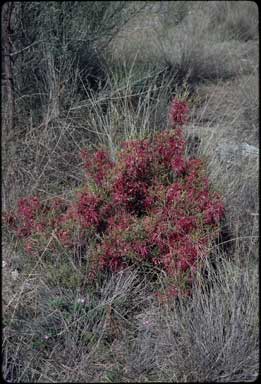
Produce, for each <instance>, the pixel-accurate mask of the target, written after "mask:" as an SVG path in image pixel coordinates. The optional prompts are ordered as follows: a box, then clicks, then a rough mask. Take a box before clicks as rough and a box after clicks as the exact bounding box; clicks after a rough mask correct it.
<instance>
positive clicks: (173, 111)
mask: <svg viewBox="0 0 261 384" xmlns="http://www.w3.org/2000/svg"><path fill="white" fill-rule="evenodd" d="M188 113H189V107H188V104H187V103H186V102H185V101H180V100H177V99H176V98H175V99H173V100H172V103H171V105H170V111H169V119H170V122H171V124H172V125H173V126H177V125H183V124H184V123H186V122H187V121H188Z"/></svg>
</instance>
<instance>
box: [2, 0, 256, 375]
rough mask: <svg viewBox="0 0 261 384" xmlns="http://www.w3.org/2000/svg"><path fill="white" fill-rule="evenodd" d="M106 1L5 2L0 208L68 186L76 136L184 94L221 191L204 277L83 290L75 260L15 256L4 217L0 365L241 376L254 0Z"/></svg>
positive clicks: (252, 273)
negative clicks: (171, 287) (183, 285)
mask: <svg viewBox="0 0 261 384" xmlns="http://www.w3.org/2000/svg"><path fill="white" fill-rule="evenodd" d="M105 3H106V5H104V4H105ZM115 3H117V4H118V5H117V6H118V8H116V10H115V8H113V7H114V5H112V4H111V2H82V3H81V4H83V5H81V6H80V2H67V4H71V5H70V6H69V5H67V6H66V4H65V2H60V3H58V2H43V3H38V2H34V3H32V2H28V3H26V5H21V4H22V2H21V3H14V4H15V5H16V7H15V11H14V15H15V22H14V30H13V32H12V38H13V41H14V42H15V44H16V45H14V47H13V49H14V50H15V51H21V53H20V54H17V55H14V58H15V60H14V62H13V80H14V87H15V88H14V97H15V109H14V112H15V115H14V129H12V130H10V129H8V124H9V122H8V120H7V117H6V116H7V115H8V114H7V113H6V108H7V107H8V99H6V98H5V97H3V100H2V111H3V114H2V115H3V118H2V125H3V131H2V206H3V209H4V210H5V209H10V208H11V207H13V206H14V205H15V204H16V202H17V200H18V198H20V197H22V196H25V195H27V194H30V195H31V194H34V193H40V194H41V195H42V196H46V197H47V196H48V197H50V196H53V197H55V196H61V195H62V196H70V194H71V193H72V191H73V190H74V189H75V188H77V187H78V186H79V185H80V184H81V182H82V181H83V171H82V170H81V169H82V168H81V160H80V157H79V151H80V149H81V148H83V147H93V148H95V147H97V146H98V145H99V144H101V143H102V144H104V145H105V146H107V147H108V148H109V149H110V151H111V153H112V155H113V153H114V151H116V150H117V146H118V145H119V143H120V142H121V141H122V140H126V139H130V138H140V137H144V136H146V134H147V133H148V132H151V131H156V130H161V129H164V128H165V127H166V122H167V120H166V116H167V110H168V105H169V102H170V100H171V97H172V96H173V95H178V96H182V97H186V99H187V100H188V101H189V103H190V106H191V107H192V110H191V121H190V123H189V125H188V126H187V127H186V135H187V137H188V140H189V142H190V143H191V146H194V147H195V145H196V144H197V153H198V156H200V157H203V158H205V159H207V161H208V173H209V177H210V179H211V181H212V183H213V185H214V186H215V188H216V189H218V190H219V191H220V192H221V193H222V194H223V196H224V201H225V207H226V222H225V224H224V233H223V239H222V241H221V243H220V244H218V245H215V246H214V247H213V250H212V252H211V256H210V258H209V262H208V264H207V265H206V276H207V281H208V283H207V284H206V282H205V280H206V276H205V278H204V277H203V276H198V281H197V283H198V284H197V285H196V286H195V288H194V293H193V296H192V298H191V299H189V300H188V299H185V298H183V299H180V300H179V301H173V303H171V304H168V305H159V303H158V302H157V301H156V300H155V298H154V297H151V296H150V295H148V291H149V290H148V284H149V283H148V282H147V281H145V280H144V281H140V280H139V279H138V276H137V272H136V271H135V270H132V269H130V270H126V271H124V272H121V273H118V274H115V275H114V276H108V279H107V280H106V281H104V282H103V283H102V284H101V285H100V286H99V284H98V282H97V287H94V290H93V292H86V291H84V289H81V288H80V287H79V284H78V282H79V280H80V273H81V272H80V271H78V270H77V269H75V266H74V263H73V260H71V262H70V263H68V262H64V263H60V264H59V263H57V266H56V267H55V268H54V267H53V268H50V267H49V266H48V265H47V264H45V263H44V262H42V261H41V259H39V260H35V261H34V262H33V261H32V260H30V262H29V260H27V258H26V255H24V254H22V253H21V252H20V251H19V249H17V247H16V243H15V241H14V239H10V238H9V237H8V236H7V234H6V233H5V232H3V252H2V259H3V260H2V261H3V268H2V291H3V346H2V356H3V363H2V372H3V377H4V379H5V380H7V381H9V382H150V381H151V382H160V381H167V382H168V381H170V382H171V381H177V382H188V381H194V382H197V381H199V382H200V381H214V382H229V381H235V382H239V381H253V380H255V379H256V378H257V375H258V373H259V354H258V352H259V346H258V343H259V319H258V315H259V313H258V293H259V292H258V288H259V287H258V218H259V205H258V166H259V164H258V154H259V147H258V146H259V142H258V138H259V137H258V127H259V120H258V117H259V116H258V102H259V95H258V46H259V35H258V8H257V5H256V4H255V3H254V2H250V1H249V2H248V1H237V2H236V1H222V2H219V1H207V2H200V1H173V2H168V1H161V2H157V1H155V2H151V1H148V2H145V3H144V2H115ZM88 4H89V5H88ZM88 6H89V7H90V8H88ZM70 7H71V8H70ZM81 7H82V8H81ZM103 8H104V9H103ZM87 14H90V15H94V16H95V17H94V16H93V18H92V19H88V17H87ZM61 15H62V16H61ZM70 15H73V17H72V16H70ZM59 17H60V19H59V21H57V20H58V19H57V18H59ZM95 18H96V19H95ZM94 20H95V22H94ZM29 26H30V28H29ZM36 30H37V39H36V37H35V36H36V32H35V31H36ZM57 36H58V37H59V38H58V37H57ZM59 39H60V40H59ZM59 44H60V45H59ZM26 47H27V48H26ZM28 47H29V48H28ZM62 47H63V50H62ZM24 48H26V49H24ZM4 92H5V89H4V91H3V96H5V93H4ZM97 292H98V293H97Z"/></svg>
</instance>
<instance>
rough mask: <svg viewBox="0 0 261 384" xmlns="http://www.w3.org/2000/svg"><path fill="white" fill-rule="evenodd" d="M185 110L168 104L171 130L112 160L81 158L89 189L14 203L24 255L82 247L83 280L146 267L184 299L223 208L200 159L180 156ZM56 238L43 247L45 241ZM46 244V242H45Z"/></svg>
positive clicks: (126, 147) (12, 222) (13, 222)
mask: <svg viewBox="0 0 261 384" xmlns="http://www.w3.org/2000/svg"><path fill="white" fill-rule="evenodd" d="M188 112H189V110H188V105H187V104H186V103H185V102H181V101H178V100H176V99H175V100H174V101H173V103H172V104H171V108H170V113H169V117H170V120H171V124H172V129H171V130H165V131H163V132H159V133H157V134H155V135H154V137H151V138H149V139H143V140H133V141H127V142H124V143H122V145H121V148H120V150H119V153H118V155H117V161H116V162H112V161H111V159H110V156H109V154H108V153H107V152H105V151H98V152H96V153H94V154H91V153H90V152H89V151H86V150H83V151H82V153H81V155H82V159H83V160H84V168H85V170H86V176H87V178H88V182H87V185H85V186H84V187H83V188H82V190H81V191H80V192H79V191H78V192H77V193H76V194H75V199H74V201H72V202H65V201H64V200H61V199H56V200H49V201H46V202H45V203H43V202H41V201H40V200H39V198H37V197H28V198H25V199H21V200H20V201H19V202H18V209H17V211H16V212H15V213H12V212H9V213H7V214H6V215H5V222H6V223H7V225H8V227H9V229H10V231H13V232H14V233H15V234H16V235H17V237H18V238H20V239H21V240H22V242H23V246H24V249H25V250H26V252H28V253H32V254H34V253H37V252H42V251H43V249H46V246H47V244H48V246H49V249H50V250H51V251H53V252H54V251H55V244H57V243H59V244H60V245H62V246H63V247H64V248H66V249H73V248H74V247H76V246H79V244H81V245H84V246H88V244H90V242H92V245H93V244H94V245H95V246H94V247H93V246H92V252H90V255H89V256H88V257H89V259H88V263H89V269H90V271H89V276H90V278H92V279H93V278H95V276H96V275H97V273H100V272H102V271H105V270H109V271H111V272H114V271H118V270H120V269H122V268H125V267H127V266H129V265H137V266H143V265H146V266H148V265H149V266H151V268H154V269H157V270H159V269H160V270H164V271H165V273H166V275H167V276H168V278H169V280H170V283H169V294H171V295H177V294H187V293H188V292H189V287H190V283H191V281H192V279H193V273H194V272H195V271H196V270H197V268H199V267H200V265H201V261H202V259H203V258H204V257H206V256H207V255H208V253H209V246H210V244H211V242H212V241H213V240H214V239H215V238H216V237H217V236H218V234H219V231H220V221H221V219H222V217H223V216H224V205H223V203H222V200H221V197H220V196H219V194H218V193H216V192H214V191H212V189H211V187H210V186H209V182H208V179H207V177H206V172H205V167H204V164H203V162H202V161H201V160H200V159H195V158H193V159H190V158H186V156H185V145H186V143H185V139H184V134H183V130H182V125H183V124H184V123H185V122H186V121H187V120H188ZM51 237H53V238H54V239H55V240H56V243H55V242H52V244H51V245H49V243H51V242H50V238H51ZM48 241H49V243H48Z"/></svg>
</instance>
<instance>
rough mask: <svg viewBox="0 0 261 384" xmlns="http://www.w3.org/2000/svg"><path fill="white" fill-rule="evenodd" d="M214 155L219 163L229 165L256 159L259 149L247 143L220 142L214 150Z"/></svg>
mask: <svg viewBox="0 0 261 384" xmlns="http://www.w3.org/2000/svg"><path fill="white" fill-rule="evenodd" d="M216 153H217V156H218V158H219V160H220V161H221V162H225V163H230V162H234V161H240V160H246V159H247V158H248V159H257V158H258V156H259V148H257V147H255V146H253V145H249V144H247V143H241V144H236V143H228V142H222V143H220V144H219V145H218V146H217V148H216Z"/></svg>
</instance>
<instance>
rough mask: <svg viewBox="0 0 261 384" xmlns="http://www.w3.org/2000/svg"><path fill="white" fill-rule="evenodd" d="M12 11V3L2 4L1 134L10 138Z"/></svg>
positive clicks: (11, 127) (12, 82)
mask: <svg viewBox="0 0 261 384" xmlns="http://www.w3.org/2000/svg"><path fill="white" fill-rule="evenodd" d="M13 10H14V3H12V2H8V3H4V4H3V6H2V15H1V17H2V52H3V55H2V79H1V80H2V84H1V85H2V96H3V109H2V123H3V125H2V127H3V132H4V133H5V134H6V135H7V136H10V134H12V133H13V132H14V115H15V101H14V80H13V63H12V57H11V53H12V40H11V38H12V26H11V18H12V13H13Z"/></svg>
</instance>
